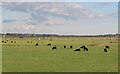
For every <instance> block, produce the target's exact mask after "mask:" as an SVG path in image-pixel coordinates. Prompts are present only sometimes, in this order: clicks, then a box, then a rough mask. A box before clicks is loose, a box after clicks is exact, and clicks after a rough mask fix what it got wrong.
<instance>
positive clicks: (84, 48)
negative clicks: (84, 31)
mask: <svg viewBox="0 0 120 74" xmlns="http://www.w3.org/2000/svg"><path fill="white" fill-rule="evenodd" d="M80 48H83V49H84V51H85V50H86V51H88V48H86V47H85V46H82V47H80Z"/></svg>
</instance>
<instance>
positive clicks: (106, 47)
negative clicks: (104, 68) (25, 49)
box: [2, 40, 110, 52]
mask: <svg viewBox="0 0 120 74" xmlns="http://www.w3.org/2000/svg"><path fill="white" fill-rule="evenodd" d="M7 42H8V40H6V41H2V43H7ZM10 42H11V43H16V41H10ZM27 43H33V41H27ZM42 43H43V42H42ZM35 46H39V44H38V43H36V44H35ZM47 46H52V44H51V43H48V44H47ZM63 48H67V46H66V45H64V46H63ZM69 48H70V49H72V48H73V46H72V45H70V46H69ZM55 49H56V50H57V47H56V46H54V47H52V50H55ZM81 49H82V50H84V51H88V48H87V47H86V46H82V47H80V48H77V49H75V50H74V51H81ZM109 49H110V47H109V46H105V48H104V52H107V50H109Z"/></svg>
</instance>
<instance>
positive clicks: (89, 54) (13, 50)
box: [2, 37, 118, 72]
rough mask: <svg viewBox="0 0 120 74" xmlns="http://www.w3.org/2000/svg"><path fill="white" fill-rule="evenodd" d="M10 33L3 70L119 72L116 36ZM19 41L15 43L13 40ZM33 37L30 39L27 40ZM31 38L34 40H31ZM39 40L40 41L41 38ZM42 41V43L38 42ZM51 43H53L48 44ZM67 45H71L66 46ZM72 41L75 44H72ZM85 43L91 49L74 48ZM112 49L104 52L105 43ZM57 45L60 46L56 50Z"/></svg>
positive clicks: (5, 44) (6, 44)
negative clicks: (56, 35) (57, 35)
mask: <svg viewBox="0 0 120 74" xmlns="http://www.w3.org/2000/svg"><path fill="white" fill-rule="evenodd" d="M38 39H39V38H38V37H25V38H23V39H20V38H17V37H7V38H3V40H5V41H6V40H8V41H7V43H2V71H3V72H118V40H117V38H115V37H44V38H40V40H38ZM12 40H13V41H16V43H11V42H10V41H12ZM28 41H30V43H27V42H28ZM31 41H33V42H32V43H31ZM38 41H39V42H38ZM37 42H38V44H39V45H38V46H35V44H36V43H37ZM48 43H51V44H52V46H47V44H48ZM64 45H66V46H67V48H63V46H64ZM70 45H72V46H73V48H72V49H71V48H70ZM83 45H85V46H86V47H87V48H88V51H83V50H82V49H81V51H74V50H75V49H77V48H80V47H81V46H83ZM106 45H108V46H109V47H110V49H108V52H104V48H105V46H106ZM53 46H56V47H57V50H52V47H53Z"/></svg>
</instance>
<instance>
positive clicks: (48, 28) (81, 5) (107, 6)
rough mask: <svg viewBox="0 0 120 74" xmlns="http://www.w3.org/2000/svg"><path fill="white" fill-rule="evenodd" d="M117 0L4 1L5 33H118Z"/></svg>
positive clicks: (3, 21) (3, 24)
mask: <svg viewBox="0 0 120 74" xmlns="http://www.w3.org/2000/svg"><path fill="white" fill-rule="evenodd" d="M117 4H118V3H117V2H60V3H57V2H45V3H43V2H16V3H15V2H9V3H8V2H4V3H3V8H2V13H3V14H2V26H3V27H2V28H3V33H7V32H17V33H42V34H43V33H47V34H51V33H53V34H75V35H81V34H106V33H118V18H117V17H118V5H117Z"/></svg>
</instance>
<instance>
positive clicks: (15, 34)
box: [0, 33, 120, 37]
mask: <svg viewBox="0 0 120 74" xmlns="http://www.w3.org/2000/svg"><path fill="white" fill-rule="evenodd" d="M0 35H2V36H3V35H5V36H6V37H9V36H10V37H119V36H120V34H104V35H58V34H34V33H32V34H31V33H6V34H2V33H0Z"/></svg>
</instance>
